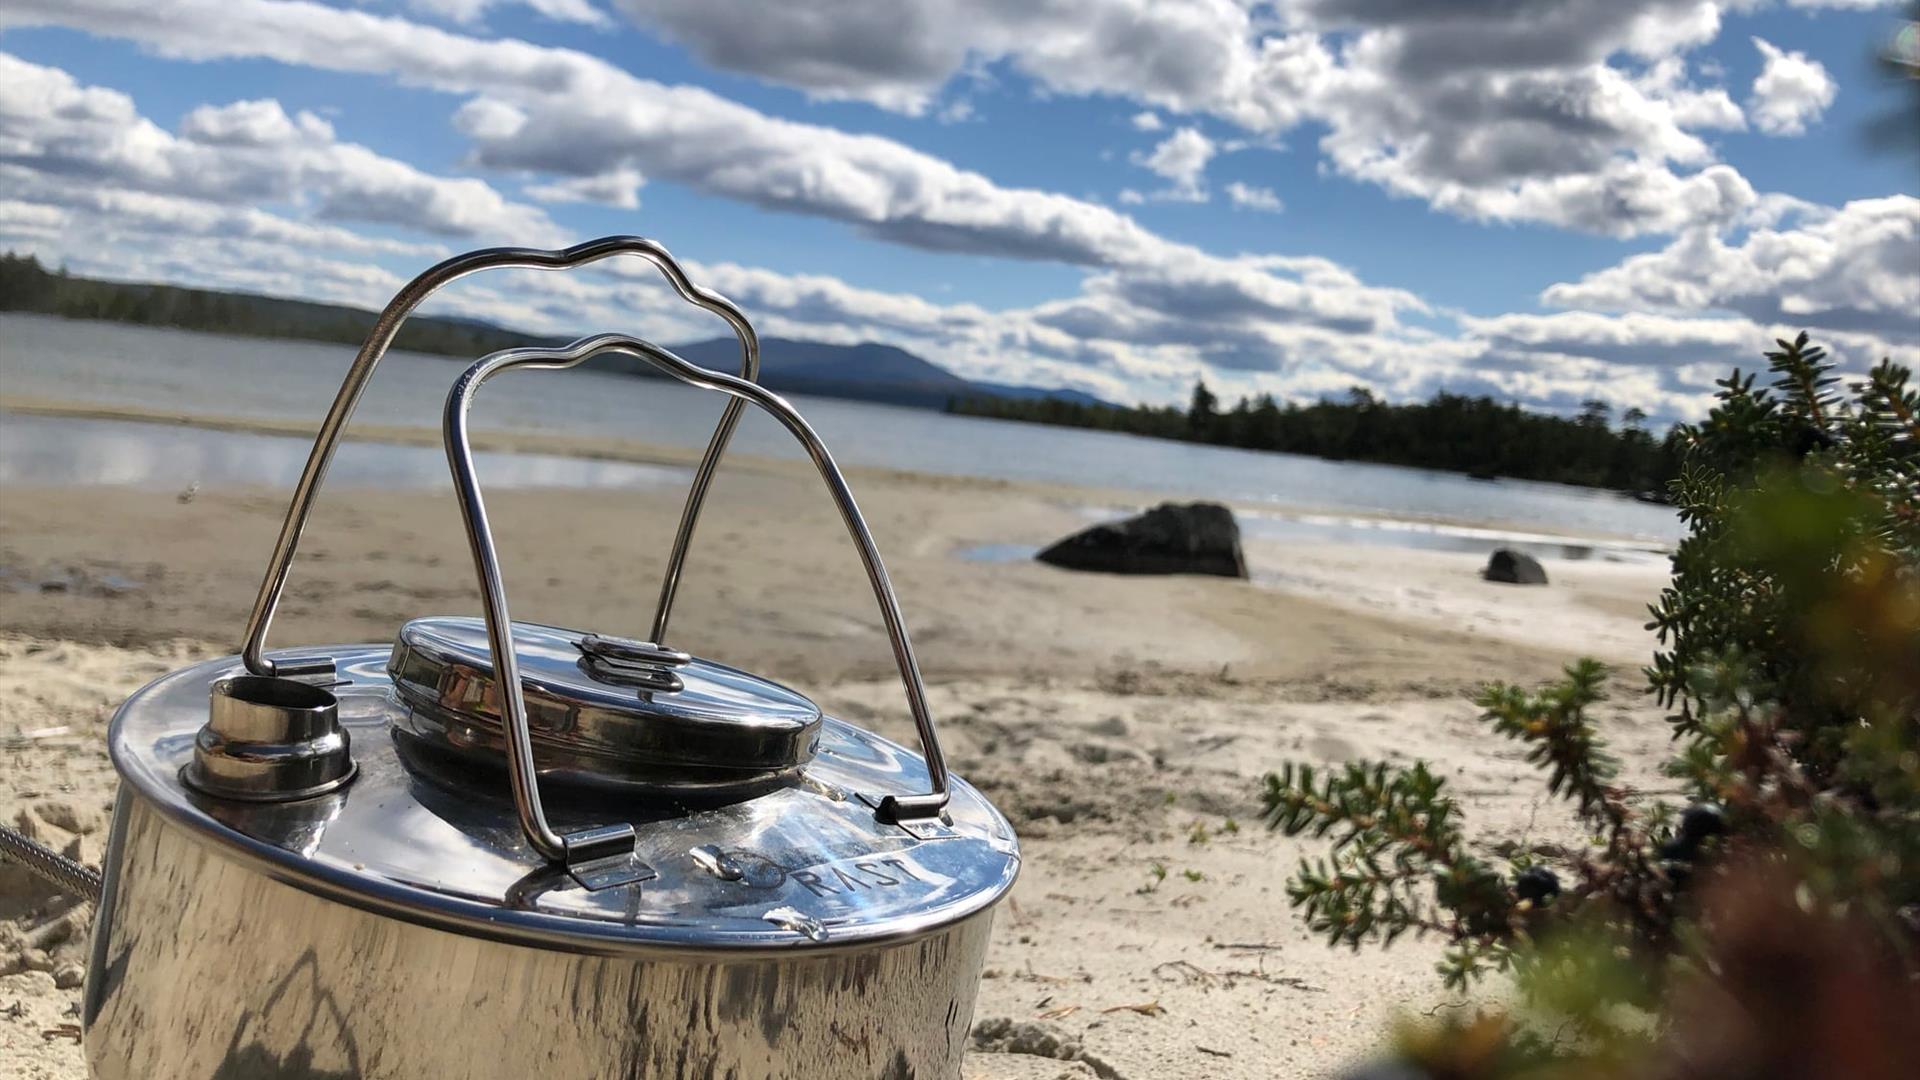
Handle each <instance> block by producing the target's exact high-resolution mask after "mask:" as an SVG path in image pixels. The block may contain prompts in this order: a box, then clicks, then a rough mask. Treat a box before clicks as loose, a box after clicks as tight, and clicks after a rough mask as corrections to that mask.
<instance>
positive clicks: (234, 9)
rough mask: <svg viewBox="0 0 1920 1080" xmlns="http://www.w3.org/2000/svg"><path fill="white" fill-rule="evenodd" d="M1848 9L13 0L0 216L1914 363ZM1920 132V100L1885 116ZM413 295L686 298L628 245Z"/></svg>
mask: <svg viewBox="0 0 1920 1080" xmlns="http://www.w3.org/2000/svg"><path fill="white" fill-rule="evenodd" d="M1895 19H1896V12H1895V9H1893V8H1891V7H1888V6H1885V5H1879V4H1874V3H1872V2H1870V0H1868V2H1865V3H1862V2H1859V0H1786V2H1767V0H1735V2H1730V3H1720V2H1716V0H1459V2H1457V3H1453V4H1448V5H1432V4H1427V3H1423V2H1421V0H1285V2H1281V3H1262V4H1256V5H1251V6H1247V5H1241V4H1237V3H1234V2H1232V0H1182V2H1159V3H1148V2H1146V0H1071V2H1070V0H1053V2H1048V3H991V2H985V3H978V4H970V5H935V4H917V3H885V4H876V3H856V2H851V0H835V2H826V3H819V4H811V5H781V6H775V7H770V8H764V9H762V8H756V7H755V6H754V5H751V4H747V3H745V2H744V0H614V2H609V0H528V2H525V3H519V2H510V0H407V2H369V3H362V4H347V5H341V6H337V7H330V6H327V5H324V4H315V3H301V2H283V0H219V2H212V0H182V2H180V3H176V4H172V5H167V6H165V7H163V8H152V7H151V6H150V5H144V4H138V3H134V2H132V0H61V2H49V0H7V2H5V3H0V57H4V58H5V59H4V61H0V63H5V64H6V65H8V66H7V68H6V70H5V71H4V72H0V247H5V248H12V249H14V250H29V251H34V252H36V253H38V254H41V255H43V256H44V257H46V258H48V259H50V260H54V261H59V262H62V263H65V264H67V265H70V266H71V267H73V268H74V269H75V270H77V271H80V272H86V273H97V274H103V275H108V276H120V277H130V278H143V279H166V280H178V281H182V282H189V283H206V284H216V285H222V286H228V287H239V288H250V289H254V290H257V291H265V292H273V293H277V294H286V295H300V296H307V297H312V298H317V299H328V300H340V301H346V302H353V303H359V304H365V305H368V306H373V305H377V304H378V303H380V302H381V301H382V300H383V299H384V298H385V296H386V295H387V294H389V293H391V292H392V291H393V289H395V288H397V287H398V285H399V284H400V283H401V282H403V281H404V280H405V278H406V277H408V276H410V275H411V274H412V273H414V272H416V271H417V270H419V269H421V268H423V267H424V266H426V265H428V264H429V263H430V262H432V261H434V260H435V259H437V258H439V257H442V256H444V255H446V254H449V253H451V252H453V251H457V250H461V249H463V248H467V247H474V246H483V245H488V244H496V243H521V244H534V245H540V246H550V245H556V244H563V243H570V242H574V241H577V240H580V239H585V238H587V237H591V236H595V235H600V234H606V233H616V232H638V233H644V234H647V235H650V236H653V237H655V238H657V239H659V240H661V241H663V242H665V243H666V244H667V245H668V246H670V247H671V248H672V249H673V250H674V251H675V252H676V253H677V254H678V255H680V256H681V257H683V258H685V259H687V260H689V261H691V262H692V263H693V264H694V267H695V269H696V277H697V278H699V279H701V280H703V281H706V282H707V283H710V284H712V285H714V286H715V287H718V288H720V289H721V290H722V291H723V292H727V293H728V294H729V295H731V296H733V297H734V299H736V300H737V301H739V302H740V303H741V304H742V305H743V306H744V307H745V308H746V310H747V311H748V312H749V314H750V316H752V317H754V318H755V320H756V323H757V324H758V325H760V326H761V328H762V332H763V333H780V334H788V335H792V336H804V337H815V338H823V339H829V340H846V341H855V340H866V339H878V340H885V341H891V342H894V343H896V344H900V345H902V346H904V347H907V348H910V349H913V350H915V351H917V352H920V353H922V354H923V355H926V356H928V357H930V358H932V359H934V360H936V361H938V362H940V363H943V364H946V365H948V366H949V367H952V368H953V369H955V370H956V371H960V372H961V373H963V374H968V375H976V376H980V377H985V378H993V379H999V380H1004V381H1015V382H1036V383H1048V384H1057V385H1072V386H1078V387H1082V388H1085V389H1088V390H1092V391H1094V392H1097V393H1100V394H1102V395H1104V396H1107V397H1110V398H1116V399H1123V400H1153V401H1166V400H1177V399H1179V398H1180V397H1182V396H1184V393H1185V390H1186V388H1187V387H1188V386H1190V385H1191V383H1192V381H1193V380H1194V379H1195V378H1202V377H1204V378H1207V379H1208V380H1209V381H1210V382H1212V383H1214V384H1215V385H1216V386H1217V387H1218V388H1219V389H1221V390H1222V391H1223V392H1224V393H1225V394H1227V395H1228V396H1233V395H1237V394H1243V393H1260V392H1267V393H1273V394H1275V395H1277V396H1281V397H1287V398H1305V397H1313V396H1317V395H1320V394H1324V393H1333V392H1338V391H1340V390H1342V389H1344V388H1345V387H1346V386H1349V385H1353V384H1355V383H1362V384H1366V385H1369V386H1372V387H1374V388H1375V389H1376V390H1378V391H1380V392H1382V393H1384V394H1386V395H1388V396H1390V397H1397V398H1408V397H1424V396H1426V395H1428V394H1431V393H1433V392H1434V391H1436V390H1440V389H1453V390H1460V391H1464V392H1473V393H1483V392H1484V393H1491V394H1494V395H1495V396H1498V397H1501V398H1506V399H1513V400H1518V401H1521V402H1522V403H1525V404H1528V405H1531V406H1533V407H1538V408H1549V409H1567V408H1571V407H1574V406H1575V405H1576V404H1577V402H1578V401H1580V400H1581V399H1582V398H1584V397H1589V396H1599V397H1602V398H1604V399H1606V400H1608V401H1610V402H1612V403H1614V404H1615V405H1616V407H1618V408H1621V409H1624V408H1627V407H1638V408H1641V409H1643V410H1645V411H1647V412H1649V413H1653V414H1655V415H1657V416H1661V417H1667V418H1675V417H1686V416H1692V415H1697V414H1698V412H1699V411H1700V409H1701V408H1702V407H1703V405H1704V403H1705V401H1706V395H1707V394H1709V393H1710V391H1711V388H1712V386H1711V384H1712V379H1713V378H1714V377H1716V376H1718V375H1720V374H1723V373H1724V370H1725V368H1726V367H1727V366H1729V365H1731V364H1733V363H1747V364H1750V363H1751V362H1752V361H1751V358H1752V357H1753V356H1755V355H1756V354H1757V352H1758V350H1759V349H1760V348H1761V347H1763V346H1764V345H1765V343H1766V342H1767V341H1768V339H1769V338H1770V337H1772V336H1774V335H1775V334H1776V333H1779V332H1783V331H1785V330H1786V329H1787V328H1789V327H1799V326H1806V327H1809V328H1812V329H1814V330H1815V331H1816V332H1818V333H1821V334H1822V336H1823V337H1825V338H1826V339H1827V340H1829V341H1830V342H1832V344H1833V346H1834V348H1835V351H1836V352H1837V353H1838V354H1839V355H1840V356H1841V357H1842V358H1843V360H1845V362H1846V363H1847V364H1849V365H1850V366H1852V367H1854V368H1860V367H1864V366H1865V365H1866V364H1867V363H1870V362H1871V360H1873V359H1877V358H1878V357H1879V356H1880V355H1895V356H1898V357H1900V358H1901V359H1904V360H1907V361H1909V362H1912V361H1913V360H1914V359H1915V358H1916V356H1917V355H1920V315H1916V314H1915V313H1916V311H1920V200H1915V199H1914V198H1913V197H1912V195H1911V192H1912V191H1913V188H1914V179H1915V176H1916V170H1920V157H1916V155H1915V154H1914V152H1912V151H1905V152H1900V151H1889V150H1886V149H1876V148H1874V147H1872V146H1871V145H1869V144H1868V142H1867V140H1866V139H1865V138H1864V136H1863V131H1864V128H1865V126H1866V125H1867V123H1868V122H1869V120H1870V118H1871V117H1873V116H1875V115H1879V114H1881V113H1883V112H1884V111H1885V110H1888V109H1893V108H1898V107H1901V105H1902V103H1903V102H1909V101H1910V100H1911V97H1910V95H1909V96H1905V97H1903V96H1902V94H1903V91H1902V90H1901V88H1899V87H1897V86H1894V85H1892V84H1891V83H1890V82H1889V81H1887V80H1885V79H1884V78H1883V77H1882V76H1880V75H1879V74H1878V73H1876V72H1875V71H1874V70H1873V67H1872V56H1873V53H1874V50H1875V49H1876V48H1877V47H1879V46H1880V45H1881V44H1882V43H1883V42H1885V41H1886V40H1887V38H1888V37H1889V36H1890V35H1891V33H1892V31H1893V28H1894V27H1895V25H1896V22H1895ZM1916 122H1920V121H1916ZM616 270H617V272H610V271H601V272H590V273H588V274H586V275H584V276H582V277H581V278H580V279H578V280H577V281H561V280H559V279H555V278H552V277H550V276H548V275H538V276H522V277H517V278H514V277H495V278H490V279H487V280H485V281H483V282H475V283H473V284H470V285H462V286H460V287H458V288H457V289H456V290H455V291H453V292H450V293H449V294H448V295H447V296H446V297H445V298H443V299H442V300H439V301H436V305H437V306H438V307H439V308H440V309H442V310H446V311H457V312H459V313H462V314H470V315H478V316H481V317H488V318H492V319H495V320H496V321H501V322H505V323H509V324H513V325H522V326H527V327H530V328H536V329H542V330H555V331H567V332H574V331H577V332H581V333H586V332H590V331H596V330H603V329H614V328H619V329H635V330H638V331H639V332H642V333H644V334H647V335H648V336H650V337H654V338H658V339H661V340H664V341H678V340H684V339H686V338H688V337H693V336H704V335H706V334H709V333H712V332H716V331H717V329H718V328H717V327H715V326H713V325H712V324H710V323H706V322H703V321H701V319H700V318H697V317H695V316H696V315H697V313H695V312H692V311H691V310H690V309H686V308H684V306H682V305H678V304H677V303H676V302H675V301H674V300H673V299H672V298H671V296H670V295H669V294H667V293H666V292H665V290H663V289H660V288H658V287H657V286H655V285H654V284H652V283H651V280H650V278H649V277H648V276H647V275H646V273H644V272H641V271H636V270H632V269H630V268H616Z"/></svg>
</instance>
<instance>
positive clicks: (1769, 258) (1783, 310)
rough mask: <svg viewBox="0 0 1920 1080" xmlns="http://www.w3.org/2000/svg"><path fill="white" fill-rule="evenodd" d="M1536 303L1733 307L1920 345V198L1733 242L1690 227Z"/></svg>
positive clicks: (1849, 207) (1852, 209)
mask: <svg viewBox="0 0 1920 1080" xmlns="http://www.w3.org/2000/svg"><path fill="white" fill-rule="evenodd" d="M1541 299H1542V300H1544V301H1545V302H1547V303H1549V304H1554V305H1556V306H1560V307H1585V308H1597V309H1602V310H1608V311H1666V312H1675V313H1686V312H1701V311H1734V312H1739V313H1740V314H1742V315H1745V316H1747V317H1748V318H1750V319H1753V320H1755V321H1758V322H1765V323H1792V324H1797V325H1800V326H1804V327H1810V328H1814V329H1816V330H1829V331H1832V330H1838V331H1857V332H1870V333H1875V334H1880V335H1884V336H1887V337H1889V338H1893V339H1896V340H1907V341H1916V342H1920V199H1916V198H1914V197H1912V196H1909V195H1895V196H1892V197H1889V198H1884V199H1862V200H1858V201H1855V202H1850V203H1848V204H1846V205H1845V206H1843V207H1841V208H1840V209H1839V210H1838V211H1835V212H1829V213H1825V214H1820V215H1816V216H1814V217H1813V219H1812V220H1810V221H1803V222H1802V223H1801V224H1799V225H1798V227H1795V228H1791V229H1773V228H1755V229H1752V230H1751V231H1750V232H1748V233H1747V235H1746V237H1745V238H1744V239H1743V240H1742V241H1741V242H1740V243H1738V244H1729V243H1727V242H1726V240H1724V239H1723V238H1722V237H1720V236H1719V235H1717V234H1715V233H1713V232H1711V231H1708V230H1694V231H1691V232H1688V233H1685V234H1683V235H1682V236H1681V237H1680V238H1678V239H1676V240H1675V241H1674V242H1673V243H1672V244H1670V245H1668V246H1667V247H1666V248H1664V249H1662V250H1660V251H1656V252H1650V253H1648V254H1644V255H1635V256H1633V257H1631V258H1629V259H1627V260H1625V261H1623V262H1621V263H1620V264H1619V265H1617V266H1613V267H1609V268H1607V269H1605V270H1601V271H1598V272H1596V273H1592V274H1588V275H1587V276H1585V277H1583V278H1581V279H1580V280H1579V281H1577V282H1572V283H1566V284H1559V285H1554V286H1552V287H1551V288H1549V289H1547V290H1546V292H1545V293H1543V294H1542V296H1541Z"/></svg>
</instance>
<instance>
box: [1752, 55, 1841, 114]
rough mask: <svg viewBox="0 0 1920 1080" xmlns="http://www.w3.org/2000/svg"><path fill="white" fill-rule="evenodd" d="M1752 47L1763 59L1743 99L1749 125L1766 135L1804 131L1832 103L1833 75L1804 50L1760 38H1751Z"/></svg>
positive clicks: (1834, 88)
mask: <svg viewBox="0 0 1920 1080" xmlns="http://www.w3.org/2000/svg"><path fill="white" fill-rule="evenodd" d="M1753 46H1754V48H1756V49H1759V50H1760V55H1761V56H1762V57H1764V58H1765V60H1766V63H1765V64H1764V65H1763V66H1762V67H1761V69H1760V74H1759V76H1757V77H1756V78H1755V79H1754V80H1753V96H1751V97H1749V98H1748V99H1747V111H1748V113H1749V114H1751V115H1752V117H1753V126H1754V127H1757V128H1759V129H1760V130H1761V131H1763V132H1765V133H1766V134H1768V135H1801V134H1805V133H1806V130H1807V124H1808V123H1809V122H1811V121H1816V120H1818V119H1820V116H1821V114H1822V113H1824V112H1826V111H1827V106H1829V105H1831V104H1833V97H1834V93H1835V91H1836V89H1837V88H1836V87H1835V85H1834V82H1833V76H1831V75H1828V74H1827V69H1826V68H1825V67H1824V66H1822V65H1821V63H1820V61H1818V60H1814V59H1811V58H1809V57H1808V56H1807V54H1806V53H1803V52H1789V51H1786V50H1782V49H1778V48H1775V47H1774V45H1773V44H1772V43H1771V42H1768V41H1765V40H1762V39H1760V38H1754V39H1753Z"/></svg>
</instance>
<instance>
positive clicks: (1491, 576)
mask: <svg viewBox="0 0 1920 1080" xmlns="http://www.w3.org/2000/svg"><path fill="white" fill-rule="evenodd" d="M1480 576H1481V577H1483V578H1486V579H1487V580H1488V581H1504V582H1506V583H1507V584H1509V585H1545V584H1546V583H1547V572H1546V570H1545V569H1543V568H1542V567H1541V566H1540V561H1539V560H1538V559H1535V558H1534V557H1533V556H1531V555H1529V554H1527V553H1526V552H1524V551H1515V550H1513V549H1512V548H1499V549H1497V550H1495V551H1494V553H1493V555H1492V557H1491V558H1489V559H1487V568H1486V569H1485V570H1482V571H1480Z"/></svg>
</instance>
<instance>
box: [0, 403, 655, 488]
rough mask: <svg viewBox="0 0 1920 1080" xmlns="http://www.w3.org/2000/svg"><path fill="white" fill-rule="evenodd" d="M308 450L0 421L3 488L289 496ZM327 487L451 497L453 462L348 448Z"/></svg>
mask: <svg viewBox="0 0 1920 1080" xmlns="http://www.w3.org/2000/svg"><path fill="white" fill-rule="evenodd" d="M311 449H312V443H311V441H310V440H308V439H304V438H295V437H292V436H286V435H257V434H253V433H251V432H237V431H214V430H210V429H207V428H196V427H188V426H185V425H175V424H153V423H141V422H136V421H127V420H89V419H77V418H70V417H56V416H31V415H25V414H19V413H0V484H14V485H23V486H24V485H33V486H47V487H70V486H78V485H87V484H106V485H114V486H120V487H136V488H146V489H148V490H163V491H180V490H183V489H185V488H188V487H191V486H195V485H198V486H201V487H278V488H290V487H292V486H293V485H294V483H295V481H297V480H298V479H299V477H300V470H301V468H302V467H304V466H305V465H306V462H307V453H308V451H310V450H311ZM474 459H475V461H476V463H477V464H478V466H479V470H480V477H481V479H482V481H484V482H485V484H486V485H487V486H488V487H489V488H526V487H587V488H662V487H675V486H680V485H684V484H685V483H686V482H687V478H688V476H689V472H688V470H686V469H682V468H678V467H674V466H668V465H643V464H638V463H635V462H628V461H596V460H592V459H589V458H574V457H565V456H563V455H560V454H517V453H497V452H490V451H481V452H479V453H476V454H475V455H474ZM327 482H328V483H329V484H335V485H339V486H341V487H356V488H434V487H445V486H448V484H449V480H448V473H447V458H446V455H445V454H444V453H443V452H441V450H440V449H439V448H438V447H432V446H397V445H392V444H387V443H364V442H349V443H345V444H343V445H342V446H341V447H340V451H339V453H338V454H336V455H335V457H334V460H333V465H332V467H331V468H329V469H328V470H327Z"/></svg>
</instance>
